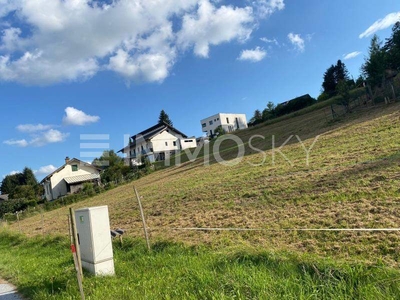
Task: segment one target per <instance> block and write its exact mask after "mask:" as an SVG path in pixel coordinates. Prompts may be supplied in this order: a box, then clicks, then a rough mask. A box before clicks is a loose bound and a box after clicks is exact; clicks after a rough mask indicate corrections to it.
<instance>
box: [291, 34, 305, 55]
mask: <svg viewBox="0 0 400 300" xmlns="http://www.w3.org/2000/svg"><path fill="white" fill-rule="evenodd" d="M288 38H289V40H290V42H291V43H292V45H293V46H295V48H296V49H297V50H299V51H300V52H304V50H305V43H304V39H302V38H301V35H300V34H294V33H292V32H291V33H289V34H288Z"/></svg>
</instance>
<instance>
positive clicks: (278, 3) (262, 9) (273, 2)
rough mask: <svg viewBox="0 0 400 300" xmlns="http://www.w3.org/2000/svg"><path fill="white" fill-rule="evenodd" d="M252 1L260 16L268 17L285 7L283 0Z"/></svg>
mask: <svg viewBox="0 0 400 300" xmlns="http://www.w3.org/2000/svg"><path fill="white" fill-rule="evenodd" d="M251 3H252V6H253V7H254V9H255V10H256V12H257V14H258V15H259V16H260V17H267V16H269V15H272V14H273V13H274V12H275V11H277V10H282V9H284V8H285V3H284V1H283V0H255V1H254V0H252V1H251Z"/></svg>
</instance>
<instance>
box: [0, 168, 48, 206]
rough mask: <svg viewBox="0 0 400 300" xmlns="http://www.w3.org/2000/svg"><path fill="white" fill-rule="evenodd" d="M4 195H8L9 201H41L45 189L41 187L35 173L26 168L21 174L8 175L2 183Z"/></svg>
mask: <svg viewBox="0 0 400 300" xmlns="http://www.w3.org/2000/svg"><path fill="white" fill-rule="evenodd" d="M0 190H1V193H2V194H8V198H9V199H22V198H25V199H30V200H33V199H36V200H38V199H40V197H41V195H42V192H43V189H42V187H41V186H40V185H39V183H38V181H37V179H36V177H35V174H34V173H33V171H32V170H31V169H30V168H28V167H25V168H24V170H23V171H22V172H21V173H16V174H12V175H7V176H6V177H5V178H4V179H3V181H2V182H1V186H0Z"/></svg>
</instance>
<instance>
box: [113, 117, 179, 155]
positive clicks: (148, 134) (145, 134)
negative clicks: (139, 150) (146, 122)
mask: <svg viewBox="0 0 400 300" xmlns="http://www.w3.org/2000/svg"><path fill="white" fill-rule="evenodd" d="M167 129H169V130H172V131H175V132H176V133H177V134H180V135H181V136H182V137H183V138H185V139H186V138H187V135H186V134H184V133H182V132H180V131H179V130H178V129H176V128H174V127H172V126H171V125H169V124H167V123H164V122H163V123H158V124H156V125H154V126H152V127H150V128H147V129H146V130H143V131H142V132H139V133H137V134H135V135H133V136H131V140H132V142H131V143H130V144H129V145H127V146H126V147H124V148H122V149H121V150H119V151H118V152H123V151H124V150H125V149H129V148H130V147H135V146H136V142H137V141H138V140H139V141H148V140H150V139H151V138H153V137H154V136H156V135H157V134H159V133H161V132H163V131H164V130H167ZM118 152H117V153H118Z"/></svg>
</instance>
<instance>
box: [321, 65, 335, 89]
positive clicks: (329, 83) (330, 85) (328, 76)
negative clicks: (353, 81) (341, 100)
mask: <svg viewBox="0 0 400 300" xmlns="http://www.w3.org/2000/svg"><path fill="white" fill-rule="evenodd" d="M322 88H323V89H324V93H326V94H328V95H333V94H334V93H335V90H336V76H335V66H334V65H331V66H330V67H329V68H328V69H327V70H326V71H325V73H324V81H323V82H322Z"/></svg>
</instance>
